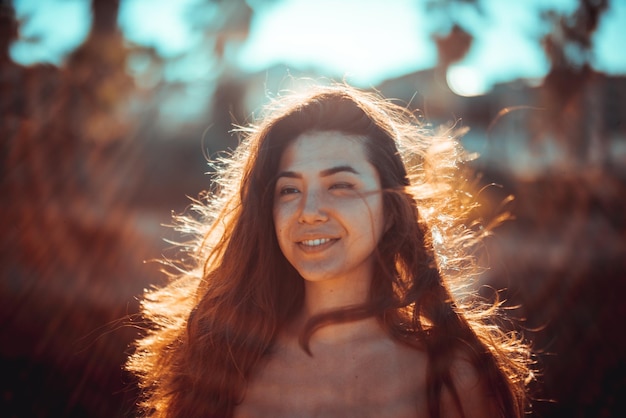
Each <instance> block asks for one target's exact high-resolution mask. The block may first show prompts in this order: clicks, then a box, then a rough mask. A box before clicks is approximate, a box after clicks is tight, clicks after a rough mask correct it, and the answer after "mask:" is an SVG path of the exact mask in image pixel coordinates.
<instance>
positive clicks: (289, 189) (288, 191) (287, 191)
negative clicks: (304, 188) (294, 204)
mask: <svg viewBox="0 0 626 418" xmlns="http://www.w3.org/2000/svg"><path fill="white" fill-rule="evenodd" d="M294 193H299V190H298V189H296V188H295V187H288V186H287V187H283V188H282V189H280V192H279V194H280V195H281V196H285V195H288V194H294Z"/></svg>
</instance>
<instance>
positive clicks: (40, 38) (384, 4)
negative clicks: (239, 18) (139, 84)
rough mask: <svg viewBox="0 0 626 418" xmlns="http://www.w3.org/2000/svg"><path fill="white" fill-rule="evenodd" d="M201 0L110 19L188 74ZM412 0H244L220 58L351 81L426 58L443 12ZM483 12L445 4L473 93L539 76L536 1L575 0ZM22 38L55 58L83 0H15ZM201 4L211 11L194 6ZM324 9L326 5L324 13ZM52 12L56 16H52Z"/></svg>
mask: <svg viewBox="0 0 626 418" xmlns="http://www.w3.org/2000/svg"><path fill="white" fill-rule="evenodd" d="M200 3H206V2H203V1H202V0H122V2H121V8H120V18H119V24H120V27H121V29H122V31H123V33H124V35H125V36H126V38H127V39H128V40H130V41H131V42H133V43H136V44H141V45H150V46H153V47H155V48H156V50H157V51H158V52H159V54H160V55H162V56H164V57H166V58H172V57H181V56H183V57H185V56H186V57H187V58H186V59H185V60H179V61H178V64H177V65H176V66H175V67H171V68H170V70H169V75H168V77H170V78H172V79H179V80H183V81H184V80H194V79H197V78H201V77H203V74H204V72H203V71H201V69H202V67H203V66H209V65H210V62H209V61H210V60H211V57H210V56H208V55H209V54H207V50H208V48H206V45H203V42H205V41H204V40H203V37H202V35H201V33H200V32H199V31H197V30H194V28H193V27H192V25H191V23H190V19H189V16H190V15H189V11H190V10H191V11H192V13H193V12H194V11H195V10H199V8H198V5H199V4H200ZM425 3H426V2H425V1H415V0H394V1H389V0H342V1H341V2H339V1H336V0H334V1H333V0H316V1H309V0H278V1H275V2H270V3H269V4H270V6H266V4H267V3H264V2H262V1H260V0H256V1H252V0H250V1H249V4H251V6H252V7H253V9H254V11H255V13H254V14H253V20H252V25H251V31H250V36H249V37H248V39H247V40H246V41H245V42H244V43H242V44H239V45H237V46H236V48H232V49H231V50H229V51H228V54H227V56H226V59H228V60H229V64H230V65H232V66H236V67H238V68H239V69H240V70H241V71H242V72H244V73H245V72H255V71H262V70H264V69H265V68H268V67H270V66H272V65H274V64H277V63H284V64H286V65H288V66H292V67H294V68H299V69H315V70H317V71H318V72H319V73H320V74H321V75H324V76H328V77H333V78H346V79H347V80H348V81H350V82H352V83H353V84H356V85H361V86H369V85H376V84H377V83H379V82H380V81H382V80H384V79H387V78H390V77H396V76H400V75H403V74H407V73H411V72H413V71H417V70H422V69H426V68H432V67H433V66H434V64H435V62H436V50H435V46H434V43H433V42H432V38H431V36H432V34H433V33H443V32H445V31H446V30H447V29H448V26H449V21H448V20H446V19H445V16H444V15H443V14H442V13H426V11H425V6H424V5H425ZM481 4H482V5H483V7H484V11H485V13H484V14H483V15H479V14H477V13H476V12H475V9H474V8H472V7H457V8H455V9H453V10H451V11H450V13H451V14H452V15H453V17H454V18H455V19H457V20H458V21H459V22H462V24H463V25H464V27H465V29H466V30H468V31H469V32H471V33H472V34H473V35H474V43H473V45H472V48H471V50H470V51H469V53H468V54H467V56H466V57H465V58H464V60H463V61H462V62H459V63H457V64H456V65H455V66H454V67H453V68H451V70H450V71H449V73H448V84H449V85H450V87H451V88H452V89H453V90H455V91H456V92H457V93H458V94H463V95H475V94H481V93H484V92H485V91H487V90H488V89H489V88H490V87H491V86H492V85H493V84H494V83H498V82H506V81H511V80H514V79H518V78H525V79H530V80H533V79H540V78H541V77H543V76H544V75H545V74H546V72H547V71H548V69H549V63H548V61H547V59H546V57H545V55H544V54H543V51H542V50H541V49H540V48H539V42H538V40H539V39H540V38H541V37H542V36H544V35H545V34H546V33H548V32H549V30H550V27H548V26H547V25H545V24H543V23H542V22H541V21H540V20H539V12H540V11H542V10H556V11H559V12H571V11H573V10H574V9H575V8H576V4H577V1H576V0H551V1H548V0H525V1H515V2H509V1H507V2H504V1H500V0H482V1H481ZM14 5H15V8H16V12H17V15H18V17H19V18H24V17H28V19H27V20H25V21H24V22H23V24H22V26H21V28H20V34H21V37H22V38H23V39H22V40H19V41H17V42H16V43H15V44H14V45H13V46H12V48H11V56H12V57H13V59H14V60H15V61H17V62H20V63H22V64H25V65H28V64H32V63H36V62H51V63H55V64H60V63H62V60H63V58H64V57H65V56H66V55H67V54H68V53H69V52H70V51H72V50H73V49H74V48H76V47H77V46H78V45H79V44H80V43H81V42H82V41H83V40H84V39H85V37H86V35H87V32H88V30H89V26H90V23H91V22H90V20H91V18H90V13H89V2H88V1H87V0H15V3H14ZM202 10H203V13H211V10H210V8H207V7H205V8H203V9H202ZM329 10H332V13H329ZM59 22H62V24H59ZM625 23H626V1H619V0H618V1H615V0H613V1H612V2H611V9H610V10H609V11H608V12H607V13H606V14H605V15H604V17H603V19H602V21H601V23H600V27H599V30H598V31H597V33H596V36H595V37H594V57H593V61H592V64H593V66H594V67H595V68H596V69H598V70H601V71H605V72H607V73H609V74H626V54H623V53H616V51H619V50H621V49H622V48H623V39H626V24H625Z"/></svg>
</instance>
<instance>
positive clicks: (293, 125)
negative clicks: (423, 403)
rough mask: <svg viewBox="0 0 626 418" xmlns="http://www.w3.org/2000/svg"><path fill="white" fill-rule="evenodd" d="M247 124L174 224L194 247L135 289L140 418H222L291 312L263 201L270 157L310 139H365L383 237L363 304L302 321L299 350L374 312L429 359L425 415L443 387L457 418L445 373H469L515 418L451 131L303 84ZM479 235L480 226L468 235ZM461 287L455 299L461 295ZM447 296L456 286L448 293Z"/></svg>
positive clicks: (296, 287)
mask: <svg viewBox="0 0 626 418" xmlns="http://www.w3.org/2000/svg"><path fill="white" fill-rule="evenodd" d="M268 109H270V110H268V112H267V113H266V114H264V115H263V117H262V118H261V123H260V124H259V125H257V126H251V127H248V128H240V129H239V131H240V133H241V134H242V136H243V140H242V142H241V144H240V145H239V147H238V148H237V150H236V151H235V152H234V153H233V155H232V156H231V157H230V158H228V159H224V160H221V161H220V162H219V164H218V173H219V176H218V177H217V178H216V181H215V187H214V189H213V190H212V191H211V192H210V193H208V194H207V195H206V196H205V198H204V199H201V200H199V201H197V202H196V204H195V205H194V209H195V211H196V212H197V213H198V214H199V215H200V216H195V217H192V216H186V217H181V218H179V219H178V220H179V221H180V223H179V226H180V228H181V230H182V231H183V232H187V233H191V234H192V237H193V239H191V240H190V241H189V242H187V243H185V244H183V245H182V246H183V250H184V254H186V256H187V259H186V260H187V261H186V262H183V260H184V259H183V258H182V257H181V261H180V262H177V263H171V264H172V265H173V266H175V267H176V272H175V273H171V280H170V282H169V283H168V284H167V285H166V286H164V287H162V288H155V289H152V290H150V291H148V292H147V293H146V294H145V298H144V300H143V315H144V317H145V318H146V319H147V320H148V321H149V322H150V323H151V324H152V326H151V327H150V329H148V330H146V333H145V335H144V336H143V337H142V338H141V339H140V340H138V341H137V343H136V351H135V354H133V355H132V356H131V357H130V359H129V361H128V364H127V368H128V369H129V370H131V371H133V372H134V373H136V374H137V375H138V376H139V378H140V386H141V388H142V389H143V393H144V398H143V400H142V407H143V408H144V412H145V414H146V415H154V416H165V417H179V416H185V417H196V416H204V417H227V416H231V415H232V414H233V411H234V408H235V407H236V406H237V404H238V403H240V402H241V400H242V399H243V397H244V395H245V388H246V384H247V381H248V379H249V378H250V376H251V374H252V373H254V372H255V367H257V365H259V364H260V360H262V358H263V357H264V356H265V355H266V354H267V353H268V351H269V350H270V349H271V347H272V344H273V342H274V340H275V338H276V336H277V334H278V333H279V332H280V331H281V329H283V327H284V326H285V325H286V324H287V323H288V322H289V321H290V319H292V318H293V317H294V315H295V314H297V313H298V311H299V309H300V308H301V305H302V301H303V297H304V286H303V280H302V278H301V277H300V276H299V274H298V273H297V272H296V270H295V269H294V268H293V267H292V266H291V265H290V264H289V262H288V261H287V260H286V259H285V257H284V256H283V255H282V252H281V250H280V248H279V246H278V242H277V239H276V235H275V231H274V224H273V217H272V205H273V193H274V186H275V181H276V174H277V170H278V165H279V161H280V158H281V155H282V152H283V150H284V149H285V148H286V147H287V145H288V144H289V143H290V142H291V141H293V140H294V139H295V138H297V137H298V136H299V135H301V134H302V133H305V132H309V131H338V132H342V133H345V134H352V135H356V136H359V137H362V138H364V140H363V143H364V144H365V147H366V150H367V155H368V158H369V160H370V163H371V164H372V165H373V166H374V167H375V168H376V169H377V171H378V173H379V175H380V179H381V185H382V188H383V191H384V194H383V204H384V213H385V216H386V217H388V218H389V219H390V222H389V224H390V225H391V226H390V228H389V229H388V230H387V231H386V233H385V234H384V235H383V237H382V238H381V240H380V243H379V245H378V248H377V257H376V260H377V262H376V265H375V272H374V275H373V281H372V284H371V289H370V295H369V298H368V300H367V302H366V303H365V304H364V305H363V306H358V307H349V308H345V309H342V310H338V311H335V312H332V313H327V314H323V315H320V316H317V317H314V318H312V319H311V320H310V321H309V323H308V324H307V327H306V328H305V331H304V333H303V335H301V343H302V346H303V349H305V350H307V351H308V340H309V337H310V336H311V334H312V333H313V332H314V331H315V330H316V329H317V328H319V327H321V326H324V325H327V324H329V323H334V322H341V321H353V320H356V319H360V318H364V317H370V316H374V317H377V318H378V319H379V321H380V323H381V324H382V325H383V327H384V328H385V329H386V330H387V332H388V333H389V335H390V336H391V337H392V338H394V339H396V340H398V341H401V342H403V343H406V344H409V345H411V346H413V347H415V348H416V349H420V350H424V351H425V352H426V353H427V355H428V356H429V366H428V370H427V371H426V373H427V382H428V386H427V387H428V390H427V399H428V410H429V414H430V416H431V417H439V416H440V415H441V410H440V404H441V395H442V391H443V390H448V391H449V393H451V394H452V399H453V400H454V402H455V404H456V406H457V408H458V409H459V411H460V412H461V414H462V408H461V402H460V400H459V396H458V393H457V391H456V388H455V387H454V383H453V379H452V376H451V366H452V364H453V362H454V361H455V359H458V358H459V356H461V357H462V358H467V359H468V360H469V362H470V363H471V364H472V365H473V366H474V367H475V369H476V370H477V371H478V373H479V374H480V376H481V379H482V381H483V382H484V383H485V385H486V388H487V389H488V391H489V393H490V395H491V396H493V398H494V399H495V400H496V403H497V407H498V409H499V411H500V415H501V416H502V417H521V416H522V415H523V414H524V412H525V410H526V409H527V403H528V402H527V396H526V385H527V384H528V382H529V381H530V379H531V378H532V372H531V370H530V366H529V365H530V355H529V350H528V347H527V346H526V345H525V344H524V343H523V342H522V340H521V339H520V338H519V337H518V336H517V335H516V334H512V333H506V332H504V331H503V330H501V329H500V328H499V327H498V326H497V325H496V323H497V322H498V318H499V316H500V313H499V309H498V305H497V304H493V303H492V304H487V303H480V302H477V301H476V299H473V298H469V297H467V295H468V291H467V283H470V282H471V281H472V280H473V278H475V277H476V275H477V273H478V271H479V270H478V268H477V266H476V262H475V260H474V259H473V257H472V255H471V254H472V251H473V249H474V248H475V246H476V245H477V243H478V242H479V238H480V236H479V234H478V233H477V232H476V231H481V229H479V228H472V227H471V225H469V226H468V223H467V217H468V214H470V213H471V212H472V210H473V209H474V207H475V203H474V199H471V198H469V197H468V193H467V190H466V187H465V188H463V187H459V185H462V184H465V185H466V184H467V182H466V181H465V179H464V177H463V175H462V173H463V170H462V167H463V164H462V162H463V160H464V158H465V154H464V152H463V150H462V148H461V147H460V145H459V143H458V141H457V140H456V137H455V135H453V134H452V130H447V131H443V132H441V133H439V134H434V133H433V132H431V130H429V129H427V128H426V127H425V126H424V125H423V124H422V123H420V119H419V117H418V116H416V115H415V114H414V113H412V112H410V111H409V110H407V109H406V108H405V107H402V106H399V105H396V104H394V103H392V102H391V101H388V100H385V99H383V98H381V97H380V96H379V95H377V94H374V93H366V92H362V91H359V90H356V89H353V88H351V87H348V86H345V85H333V86H326V87H313V88H311V89H309V90H307V92H306V93H304V94H290V95H288V96H287V97H284V98H282V99H277V100H275V101H274V102H273V103H272V104H271V105H270V106H268ZM482 233H484V230H482V232H481V234H482ZM462 289H465V291H461V290H462ZM457 290H459V291H457Z"/></svg>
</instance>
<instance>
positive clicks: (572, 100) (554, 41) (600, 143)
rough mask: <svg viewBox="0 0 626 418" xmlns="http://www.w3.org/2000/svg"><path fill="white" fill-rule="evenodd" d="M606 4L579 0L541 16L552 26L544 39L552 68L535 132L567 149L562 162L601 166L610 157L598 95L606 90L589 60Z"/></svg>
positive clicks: (545, 86) (596, 0) (602, 1)
mask: <svg viewBox="0 0 626 418" xmlns="http://www.w3.org/2000/svg"><path fill="white" fill-rule="evenodd" d="M608 6H609V1H608V0H579V5H578V8H577V9H576V11H575V12H574V13H573V14H572V15H570V16H567V15H566V16H563V15H558V14H556V13H554V12H548V13H546V14H545V15H544V18H545V19H546V20H547V21H548V22H550V23H551V24H552V27H553V28H554V30H553V31H552V32H550V33H549V34H548V35H547V36H546V37H545V38H544V39H543V46H544V49H545V51H546V54H547V56H548V58H549V59H550V63H551V69H550V72H549V73H548V75H547V76H546V78H545V80H544V84H543V87H544V88H543V97H542V103H541V105H542V106H543V107H545V109H546V113H545V118H544V121H543V123H542V124H540V125H539V127H538V128H539V132H537V134H536V137H540V138H541V137H543V138H545V136H547V137H548V138H547V139H548V140H552V139H554V140H556V141H557V142H558V143H559V144H560V145H561V146H562V147H563V148H564V150H565V151H566V152H567V155H566V161H567V162H569V163H572V164H573V165H574V166H580V165H590V164H592V163H596V164H600V165H601V166H604V165H606V164H608V161H609V159H610V158H609V157H610V155H609V147H610V145H609V143H608V139H607V138H606V135H605V134H606V132H605V131H604V116H605V115H604V114H603V113H602V112H603V110H602V106H601V103H600V102H601V101H602V100H603V97H598V94H601V93H602V92H603V91H604V89H603V88H602V85H601V84H602V82H603V79H602V75H600V74H598V73H596V72H595V71H593V69H592V68H591V65H590V61H591V56H592V47H593V44H592V36H593V34H594V32H595V30H596V29H597V27H598V23H599V20H600V17H601V16H602V14H603V13H604V12H605V11H606V10H607V9H608ZM593 148H596V149H595V150H594V149H593ZM598 148H600V150H598ZM594 155H599V157H597V159H598V160H599V161H592V159H591V156H594Z"/></svg>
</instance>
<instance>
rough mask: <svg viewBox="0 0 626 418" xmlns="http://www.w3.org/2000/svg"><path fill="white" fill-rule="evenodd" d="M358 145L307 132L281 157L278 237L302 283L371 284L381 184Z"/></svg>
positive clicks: (332, 134) (344, 138)
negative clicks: (352, 281)
mask: <svg viewBox="0 0 626 418" xmlns="http://www.w3.org/2000/svg"><path fill="white" fill-rule="evenodd" d="M362 142H363V139H362V138H359V137H355V136H350V135H345V134H343V133H339V132H334V131H331V132H307V133H304V134H302V135H300V136H299V137H298V138H296V139H295V140H294V141H293V142H292V143H291V144H289V145H288V146H287V148H286V149H285V151H284V153H283V155H282V157H281V160H280V166H279V169H278V180H277V183H276V189H275V192H274V225H275V229H276V236H277V238H278V243H279V245H280V248H281V250H282V252H283V254H284V255H285V257H286V258H287V260H288V261H289V262H290V263H291V265H293V267H294V268H295V269H296V270H297V271H298V272H299V273H300V275H301V276H302V277H303V278H304V279H305V280H309V281H323V280H333V279H352V278H356V279H361V280H362V279H367V280H370V279H371V274H372V266H373V253H374V251H375V249H376V246H377V245H378V241H379V240H380V237H381V236H382V234H383V232H384V224H385V221H384V214H383V200H382V193H381V186H380V178H379V175H378V172H377V170H376V169H375V168H374V166H373V165H372V164H370V162H369V161H368V159H367V156H366V152H365V146H364V145H363V143H362Z"/></svg>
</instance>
